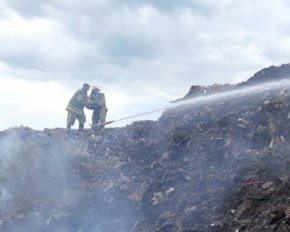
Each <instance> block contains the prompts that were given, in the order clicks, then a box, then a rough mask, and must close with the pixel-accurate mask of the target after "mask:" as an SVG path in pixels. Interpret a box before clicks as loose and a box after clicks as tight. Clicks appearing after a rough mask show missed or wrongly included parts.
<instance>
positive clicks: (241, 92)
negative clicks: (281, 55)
mask: <svg viewBox="0 0 290 232" xmlns="http://www.w3.org/2000/svg"><path fill="white" fill-rule="evenodd" d="M281 87H283V88H287V87H290V80H289V79H283V80H281V81H275V82H267V83H263V84H258V85H253V86H250V87H243V88H240V89H236V90H229V91H225V92H222V93H215V94H210V95H206V96H205V95H203V96H199V97H195V98H191V99H188V100H181V101H178V102H175V103H172V104H170V105H167V106H164V107H160V108H157V109H154V110H151V111H147V112H144V113H139V114H134V115H130V116H127V117H124V118H120V119H116V120H113V121H108V122H105V123H102V124H99V125H96V126H94V125H92V127H93V128H98V127H103V126H105V125H108V124H112V123H115V122H119V121H124V120H127V119H132V118H137V117H140V116H143V115H147V114H152V113H156V112H160V111H164V110H166V109H173V108H176V107H178V106H184V105H193V104H198V103H204V102H207V103H209V102H214V101H217V100H221V99H224V98H227V99H228V98H233V97H242V96H246V95H249V94H253V93H255V94H258V93H262V92H266V91H269V90H274V89H278V88H281Z"/></svg>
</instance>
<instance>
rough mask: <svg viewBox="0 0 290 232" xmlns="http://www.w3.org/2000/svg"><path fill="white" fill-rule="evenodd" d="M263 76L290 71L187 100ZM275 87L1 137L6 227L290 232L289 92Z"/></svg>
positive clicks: (1, 223)
mask: <svg viewBox="0 0 290 232" xmlns="http://www.w3.org/2000/svg"><path fill="white" fill-rule="evenodd" d="M269 70H270V71H269ZM271 72H272V73H271ZM269 73H270V74H269ZM277 73H278V74H277ZM263 75H264V79H265V81H269V80H271V81H272V80H274V79H275V76H276V77H277V78H276V80H281V79H284V78H289V77H290V68H289V65H282V66H280V67H270V68H269V69H265V70H262V71H260V72H258V73H257V74H255V76H254V77H253V78H251V79H250V80H249V81H248V82H246V83H242V84H241V85H238V86H229V85H223V86H222V85H214V86H211V87H198V86H194V87H192V88H191V91H190V92H189V93H188V94H187V95H186V97H185V98H186V99H194V98H196V97H200V96H206V95H207V94H215V93H217V94H219V93H221V92H222V91H225V90H227V91H228V90H234V91H239V88H240V87H243V88H246V89H247V88H251V87H249V86H252V85H253V84H255V83H260V84H261V83H263V81H262V80H263ZM247 86H248V87H247ZM273 86H274V84H273ZM275 86H276V87H275V88H273V89H266V90H265V91H260V90H259V89H261V88H263V85H261V86H259V87H256V89H255V88H254V89H253V91H248V92H246V93H247V94H236V95H231V97H227V95H222V96H223V97H218V98H216V99H215V98H213V99H211V100H210V101H208V102H207V101H201V102H200V103H198V102H196V103H195V104H185V105H181V106H179V107H173V108H170V109H168V110H166V111H165V112H164V113H163V115H162V117H161V118H160V119H159V120H158V121H137V122H134V123H133V124H131V125H129V126H127V127H123V128H106V129H104V130H95V131H94V130H88V131H86V132H82V133H80V132H77V131H67V130H65V129H46V130H44V131H34V130H32V129H30V128H24V127H20V128H12V129H9V130H6V131H3V132H0V186H1V195H0V230H1V231H12V232H18V231H19V232H20V231H31V232H34V231H35V232H36V231H44V232H46V231H53V232H71V231H72V232H74V231H75V232H130V231H132V232H151V231H160V232H165V231H180V232H181V231H182V232H210V231H216V232H228V231H234V232H240V231H251V232H254V231H255V232H257V231H261V232H262V231H263V232H267V231H290V145H289V141H290V119H288V114H289V111H290V92H288V89H290V86H287V85H285V84H281V85H277V84H275ZM277 86H278V87H277ZM242 91H244V90H241V92H242ZM189 103H190V100H189Z"/></svg>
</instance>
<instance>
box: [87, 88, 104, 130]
mask: <svg viewBox="0 0 290 232" xmlns="http://www.w3.org/2000/svg"><path fill="white" fill-rule="evenodd" d="M89 105H90V106H91V109H93V115H92V123H93V126H98V125H101V127H104V126H105V122H106V116H107V111H108V109H107V106H106V99H105V94H103V93H101V92H100V89H99V88H98V87H97V86H93V87H92V91H91V95H90V97H89Z"/></svg>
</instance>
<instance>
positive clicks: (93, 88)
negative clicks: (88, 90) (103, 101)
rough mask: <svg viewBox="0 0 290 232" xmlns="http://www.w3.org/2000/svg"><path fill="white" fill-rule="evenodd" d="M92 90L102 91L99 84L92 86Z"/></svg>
mask: <svg viewBox="0 0 290 232" xmlns="http://www.w3.org/2000/svg"><path fill="white" fill-rule="evenodd" d="M92 91H100V89H99V88H98V87H97V86H95V85H94V86H93V87H92Z"/></svg>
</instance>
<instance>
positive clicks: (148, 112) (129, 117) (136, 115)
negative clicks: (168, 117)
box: [91, 107, 168, 128]
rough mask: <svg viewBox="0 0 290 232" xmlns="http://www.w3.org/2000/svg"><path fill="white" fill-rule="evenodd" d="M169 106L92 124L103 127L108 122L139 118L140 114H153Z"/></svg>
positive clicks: (93, 126) (95, 126) (94, 126)
mask: <svg viewBox="0 0 290 232" xmlns="http://www.w3.org/2000/svg"><path fill="white" fill-rule="evenodd" d="M167 108H168V107H162V108H159V109H155V110H151V111H147V112H144V113H139V114H134V115H130V116H127V117H124V118H119V119H116V120H112V121H108V122H104V123H101V124H98V125H91V126H92V128H98V127H102V126H105V125H108V124H112V123H114V122H119V121H124V120H127V119H131V118H137V117H139V116H143V115H147V114H152V113H155V112H160V111H162V110H165V109H167Z"/></svg>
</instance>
